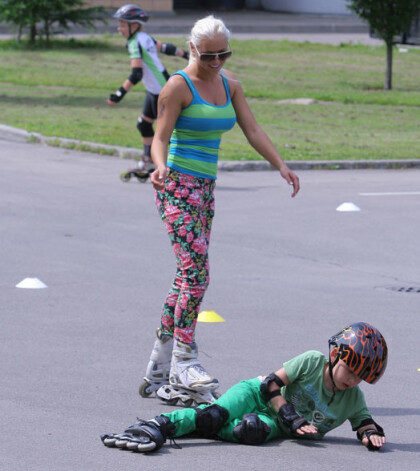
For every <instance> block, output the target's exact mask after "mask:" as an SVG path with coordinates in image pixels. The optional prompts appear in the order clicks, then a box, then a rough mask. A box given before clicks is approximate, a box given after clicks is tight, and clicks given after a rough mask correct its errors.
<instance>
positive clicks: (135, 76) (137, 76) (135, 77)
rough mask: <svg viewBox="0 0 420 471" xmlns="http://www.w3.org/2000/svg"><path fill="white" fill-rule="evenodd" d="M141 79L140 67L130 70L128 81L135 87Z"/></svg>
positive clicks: (141, 70)
mask: <svg viewBox="0 0 420 471" xmlns="http://www.w3.org/2000/svg"><path fill="white" fill-rule="evenodd" d="M142 78H143V69H142V68H141V67H133V68H132V69H131V74H130V76H129V77H128V80H130V82H131V83H132V84H133V85H135V84H136V83H138V82H140V80H141V79H142Z"/></svg>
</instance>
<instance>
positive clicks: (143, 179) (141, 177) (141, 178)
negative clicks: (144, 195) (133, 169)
mask: <svg viewBox="0 0 420 471" xmlns="http://www.w3.org/2000/svg"><path fill="white" fill-rule="evenodd" d="M135 176H136V178H137V180H138V181H139V182H140V183H146V182H147V180H148V178H149V174H148V173H146V174H144V175H138V174H136V175H135Z"/></svg>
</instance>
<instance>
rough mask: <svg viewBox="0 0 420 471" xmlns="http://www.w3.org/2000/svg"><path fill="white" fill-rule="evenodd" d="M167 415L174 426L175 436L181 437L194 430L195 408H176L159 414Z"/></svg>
mask: <svg viewBox="0 0 420 471" xmlns="http://www.w3.org/2000/svg"><path fill="white" fill-rule="evenodd" d="M161 415H163V416H165V417H167V418H168V419H169V420H170V421H171V422H172V423H173V424H174V425H175V427H176V433H175V438H176V437H182V436H183V435H188V434H189V433H192V432H194V431H195V417H196V415H197V412H196V411H195V409H190V408H187V409H176V410H174V411H173V412H168V413H166V414H161Z"/></svg>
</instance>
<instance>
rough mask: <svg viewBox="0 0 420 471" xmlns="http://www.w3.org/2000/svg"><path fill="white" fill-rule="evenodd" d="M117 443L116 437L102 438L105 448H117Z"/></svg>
mask: <svg viewBox="0 0 420 471" xmlns="http://www.w3.org/2000/svg"><path fill="white" fill-rule="evenodd" d="M116 441H117V439H116V438H115V437H112V436H111V437H109V436H107V437H102V442H103V444H104V445H105V446H109V447H110V448H112V447H114V446H115V442H116Z"/></svg>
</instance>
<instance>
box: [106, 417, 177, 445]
mask: <svg viewBox="0 0 420 471" xmlns="http://www.w3.org/2000/svg"><path fill="white" fill-rule="evenodd" d="M175 432H176V427H175V425H174V424H173V423H172V422H171V421H170V420H169V419H168V418H167V417H165V416H163V415H158V416H156V417H155V418H154V419H152V420H147V421H146V420H140V421H139V422H137V423H136V424H134V425H132V426H131V427H128V428H127V429H126V430H124V432H123V433H110V434H105V435H102V436H101V440H102V442H103V444H104V445H105V446H107V447H110V448H112V447H117V448H121V449H123V450H131V451H138V452H140V453H146V452H149V451H157V450H159V448H160V447H161V446H162V445H163V444H164V443H165V442H166V439H167V438H169V439H170V440H172V438H173V437H174V435H175Z"/></svg>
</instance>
